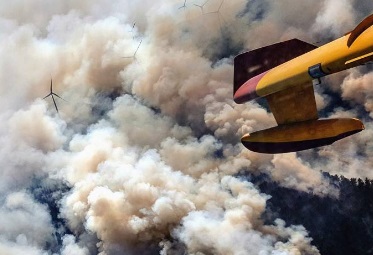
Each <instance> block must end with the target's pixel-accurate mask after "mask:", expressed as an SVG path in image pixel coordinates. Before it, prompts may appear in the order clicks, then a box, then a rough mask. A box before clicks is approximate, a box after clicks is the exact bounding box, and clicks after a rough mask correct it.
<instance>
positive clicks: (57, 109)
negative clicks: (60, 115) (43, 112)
mask: <svg viewBox="0 0 373 255" xmlns="http://www.w3.org/2000/svg"><path fill="white" fill-rule="evenodd" d="M52 99H53V103H54V106H55V107H56V111H57V112H58V108H57V104H56V101H54V97H53V95H52Z"/></svg>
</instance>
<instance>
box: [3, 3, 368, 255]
mask: <svg viewBox="0 0 373 255" xmlns="http://www.w3.org/2000/svg"><path fill="white" fill-rule="evenodd" d="M287 2H289V1H287ZM329 2H333V1H325V3H323V4H321V3H320V4H316V5H315V4H311V3H309V1H298V3H297V4H291V6H293V8H289V4H286V5H281V4H279V3H277V2H272V1H263V2H262V3H258V2H257V1H243V0H238V1H224V2H220V1H217V0H209V1H206V2H204V1H187V4H186V8H185V9H184V8H179V7H181V6H182V5H183V1H180V2H179V1H167V0H164V1H161V2H155V1H131V2H129V1H115V2H113V1H105V0H95V1H79V2H77V1H57V2H54V3H53V4H52V3H50V2H48V1H45V0H33V1H28V2H26V1H13V2H12V3H5V2H4V3H2V8H0V31H1V33H0V36H1V39H2V44H1V45H0V52H1V56H2V58H1V59H0V61H1V65H2V67H3V68H2V69H1V71H0V82H1V83H2V84H3V86H2V87H1V88H0V95H1V100H0V106H1V108H0V109H1V111H0V119H1V122H2V126H1V127H0V139H1V141H2V146H1V154H0V165H1V171H0V177H1V178H0V191H1V197H0V204H1V208H0V219H2V220H0V253H1V254H3V253H4V254H21V253H24V252H23V251H25V250H27V253H28V254H44V253H45V252H48V245H51V244H52V246H53V243H54V242H55V241H54V239H53V238H52V237H51V236H52V235H53V233H54V232H57V233H61V234H63V235H64V236H63V237H62V244H61V248H60V249H59V251H58V252H59V253H61V254H92V253H94V252H95V251H96V249H97V250H98V251H99V252H100V254H102V255H104V254H107V255H111V254H123V253H125V254H136V253H144V252H146V251H148V252H150V251H149V250H151V249H153V250H155V251H157V250H158V251H159V250H160V252H161V253H162V254H180V253H181V252H184V251H185V252H186V253H189V254H304V253H306V254H318V251H317V249H316V248H315V247H313V246H312V245H311V244H310V242H311V239H310V238H308V236H307V231H306V230H305V229H304V228H303V227H301V226H290V227H285V223H284V222H283V221H282V220H277V221H276V222H274V223H273V224H270V225H265V224H264V223H263V221H262V220H261V218H260V217H261V215H262V214H263V212H264V211H265V205H266V200H267V199H268V196H267V195H266V194H262V193H260V192H259V191H258V190H257V189H256V188H255V187H254V186H253V185H252V184H251V183H249V182H246V181H243V180H241V179H240V178H238V177H233V176H234V174H236V173H238V172H239V171H241V170H246V171H251V172H259V171H262V172H265V173H267V174H268V175H269V176H270V177H271V178H272V179H273V180H275V181H277V182H278V183H280V185H283V186H286V187H290V188H294V189H298V190H301V191H306V192H307V191H312V192H314V193H316V194H319V195H333V196H334V195H337V194H338V191H337V190H335V189H334V188H332V187H330V185H329V183H328V181H327V180H325V179H324V178H323V177H322V175H321V174H320V172H319V169H323V170H330V171H331V172H333V171H334V173H335V172H336V169H339V168H336V169H330V166H336V167H339V166H340V164H342V163H341V162H342V161H341V157H340V156H338V148H337V147H335V146H331V147H328V148H326V149H324V150H320V151H318V152H319V154H320V155H321V156H322V155H323V153H324V155H327V154H328V155H334V157H332V159H331V160H334V161H333V162H334V163H335V164H333V165H328V164H327V163H326V161H325V162H324V161H323V162H321V163H320V162H317V161H315V160H314V158H312V155H311V154H307V153H304V154H302V159H301V158H298V157H297V154H286V155H278V156H275V157H274V156H271V155H260V154H256V153H252V152H250V151H247V150H246V149H244V148H243V147H242V146H241V145H240V142H239V138H240V136H241V135H242V134H244V133H247V132H251V131H253V130H259V129H263V128H266V127H270V126H273V125H275V122H274V119H273V117H272V115H271V114H270V113H268V112H267V111H266V110H265V109H263V108H262V107H260V106H259V105H258V104H256V103H255V102H254V103H248V104H245V105H236V104H235V103H233V101H232V79H233V66H232V57H233V56H231V53H230V51H232V50H236V51H237V52H238V51H239V50H244V49H241V48H240V45H245V46H246V48H253V47H258V46H263V45H265V44H269V43H272V42H276V41H279V40H283V39H289V38H291V37H299V38H301V39H305V38H312V34H307V33H306V32H305V31H308V30H310V28H311V27H312V28H313V29H314V30H315V33H318V32H321V31H324V29H326V28H329V27H330V25H329V26H325V27H321V28H320V27H319V23H320V22H322V20H323V19H324V18H325V17H326V16H328V15H327V14H328V13H329V12H330V11H331V10H328V8H330V5H331V3H329ZM345 2H346V3H348V4H349V6H354V5H352V4H351V2H349V1H345ZM298 4H299V5H298ZM196 5H199V6H196ZM220 5H221V8H220V9H219V6H220ZM310 5H312V6H313V8H310ZM202 6H203V7H202ZM254 7H255V8H258V9H259V8H260V9H261V10H260V11H259V10H253V8H254ZM316 7H317V8H316ZM351 8H352V7H351ZM300 9H301V10H304V9H307V10H309V11H308V12H307V13H306V14H304V15H302V16H299V14H300V13H301V12H300V11H299V10H300ZM30 10H32V11H30ZM258 12H260V13H261V14H260V15H259V14H258ZM356 13H358V11H356ZM351 15H352V14H351ZM356 15H358V14H356ZM359 15H360V14H359ZM360 16H362V15H360ZM360 16H359V17H360ZM302 19H303V21H302ZM350 19H351V20H352V23H354V22H355V20H356V18H354V17H353V16H351V17H350V18H348V19H347V18H346V22H345V23H346V24H349V25H350V23H349V20H350ZM315 20H316V23H315ZM352 23H351V24H352ZM323 24H324V23H323ZM333 29H334V28H333ZM336 29H337V30H338V29H342V28H341V27H338V28H336ZM337 30H336V31H337ZM338 31H339V30H338ZM237 52H236V53H237ZM135 53H136V54H135ZM219 56H226V58H222V57H219ZM211 59H213V60H211ZM51 76H52V77H51ZM51 78H53V84H54V86H53V89H54V92H55V93H57V94H59V95H60V96H61V97H63V98H64V99H65V100H66V101H67V102H64V101H62V100H60V99H59V98H56V100H57V104H58V107H59V110H60V111H59V114H56V113H55V109H54V105H53V103H52V102H50V101H48V100H49V99H50V98H48V99H47V100H40V98H42V97H43V96H45V95H46V94H48V93H49V83H50V79H51ZM342 80H343V79H342ZM354 83H355V82H354ZM345 84H347V81H346V82H345ZM366 88H367V89H366V90H367V91H366V92H364V93H369V91H368V90H369V89H368V87H366ZM343 91H344V92H343V93H344V94H343V95H344V96H345V97H346V98H353V99H354V100H356V102H357V103H358V104H365V103H366V102H365V101H364V98H363V97H359V96H358V95H355V94H353V95H352V94H351V93H350V94H349V89H347V87H346V88H345V87H343ZM319 93H320V95H319V96H318V102H324V104H325V105H326V104H327V101H328V100H327V98H326V97H324V96H323V95H322V91H321V92H319ZM113 98H115V100H114V101H112V99H113ZM325 102H326V103H325ZM368 103H369V101H368ZM321 107H322V106H321ZM366 109H368V110H369V109H370V108H369V105H366ZM336 114H338V113H336ZM367 127H368V130H367V131H364V132H366V133H365V134H370V133H371V131H370V130H371V128H370V126H367ZM364 137H365V138H364ZM367 140H368V138H367V135H365V136H364V135H363V136H359V138H358V139H357V142H355V141H353V140H351V139H349V140H347V139H346V141H345V142H343V143H345V144H346V147H348V148H350V149H351V150H350V151H352V149H353V148H355V147H359V146H361V143H363V142H364V141H365V142H366V141H367ZM354 146H355V147H354ZM365 151H370V150H368V149H367V150H365ZM366 155H368V156H369V155H370V154H366ZM353 156H354V154H353V153H351V154H348V155H345V157H344V160H347V162H356V164H357V161H354V160H355V159H354V158H353ZM305 159H310V162H311V163H308V162H307V161H305ZM364 159H366V158H364ZM315 162H317V163H315ZM367 164H368V163H367ZM360 166H361V165H356V166H354V167H350V168H348V169H347V170H346V171H347V172H345V173H344V174H346V175H355V176H365V175H364V174H365V173H364V172H359V171H356V169H357V168H358V167H360ZM364 167H365V166H364ZM354 169H355V171H354ZM52 180H58V181H60V182H62V183H65V184H66V185H68V186H69V187H71V190H70V191H69V192H68V193H65V194H62V195H63V198H62V199H61V200H59V201H58V204H59V206H60V207H61V212H60V216H59V217H60V218H62V219H63V220H64V221H65V222H66V224H67V226H68V228H69V229H70V230H71V232H72V233H71V234H65V231H63V230H61V229H57V230H56V229H55V226H54V225H52V218H51V216H50V214H49V212H48V209H47V207H46V206H44V205H41V204H40V203H39V202H38V201H37V200H36V199H35V198H33V196H32V192H31V190H32V189H30V187H32V186H33V185H35V181H39V182H42V183H43V187H48V188H50V189H53V185H54V184H53V183H54V182H53V181H52ZM57 197H58V196H57ZM57 197H56V198H55V199H57ZM26 219H27V220H26ZM35 233H37V234H35ZM47 244H48V245H47ZM154 247H155V248H154Z"/></svg>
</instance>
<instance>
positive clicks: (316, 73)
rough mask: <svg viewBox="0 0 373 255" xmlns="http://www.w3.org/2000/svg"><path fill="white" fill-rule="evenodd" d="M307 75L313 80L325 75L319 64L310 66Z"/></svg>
mask: <svg viewBox="0 0 373 255" xmlns="http://www.w3.org/2000/svg"><path fill="white" fill-rule="evenodd" d="M308 73H309V75H310V76H311V77H312V78H314V79H317V78H321V77H323V76H325V75H326V73H324V71H323V70H322V69H321V64H317V65H314V66H310V67H309V68H308Z"/></svg>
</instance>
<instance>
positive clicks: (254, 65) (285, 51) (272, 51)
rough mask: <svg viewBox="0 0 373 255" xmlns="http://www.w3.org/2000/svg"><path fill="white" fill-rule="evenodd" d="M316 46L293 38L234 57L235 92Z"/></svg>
mask: <svg viewBox="0 0 373 255" xmlns="http://www.w3.org/2000/svg"><path fill="white" fill-rule="evenodd" d="M316 48H317V46H315V45H312V44H309V43H307V42H304V41H301V40H299V39H292V40H288V41H285V42H280V43H276V44H272V45H269V46H266V47H263V48H259V49H256V50H252V51H248V52H245V53H242V54H240V55H237V56H236V57H235V58H234V83H233V84H234V85H233V86H234V91H233V94H234V93H236V91H237V90H238V89H239V88H240V87H241V86H242V85H243V84H244V83H245V82H246V81H247V80H249V79H251V78H253V77H255V76H257V75H259V74H261V73H263V72H266V71H268V70H270V69H272V68H274V67H276V66H278V65H281V64H283V63H285V62H287V61H289V60H291V59H293V58H296V57H298V56H300V55H303V54H305V53H307V52H309V51H311V50H314V49H316Z"/></svg>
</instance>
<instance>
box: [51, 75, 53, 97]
mask: <svg viewBox="0 0 373 255" xmlns="http://www.w3.org/2000/svg"><path fill="white" fill-rule="evenodd" d="M52 86H53V85H52V78H51V93H52Z"/></svg>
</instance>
